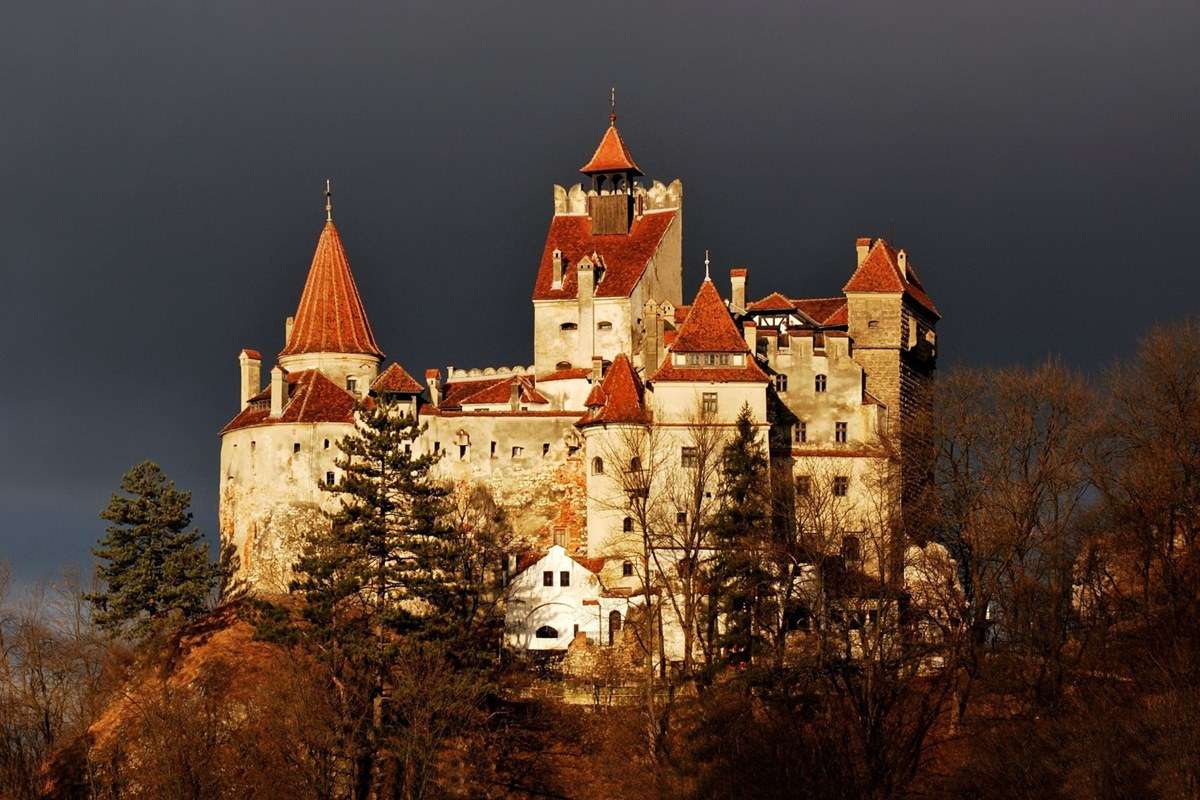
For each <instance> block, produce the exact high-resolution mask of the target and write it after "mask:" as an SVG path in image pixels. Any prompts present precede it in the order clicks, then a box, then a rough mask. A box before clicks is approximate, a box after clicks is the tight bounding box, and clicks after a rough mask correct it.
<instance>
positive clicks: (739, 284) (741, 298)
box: [729, 267, 748, 314]
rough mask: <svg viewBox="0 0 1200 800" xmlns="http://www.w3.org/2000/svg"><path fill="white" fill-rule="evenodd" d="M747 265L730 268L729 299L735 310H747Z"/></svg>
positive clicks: (742, 311)
mask: <svg viewBox="0 0 1200 800" xmlns="http://www.w3.org/2000/svg"><path fill="white" fill-rule="evenodd" d="M747 272H748V270H747V269H746V268H745V267H734V268H733V269H731V270H729V299H730V303H731V304H732V305H733V310H734V312H736V313H738V314H742V313H745V311H746V273H747Z"/></svg>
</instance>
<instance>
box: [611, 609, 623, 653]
mask: <svg viewBox="0 0 1200 800" xmlns="http://www.w3.org/2000/svg"><path fill="white" fill-rule="evenodd" d="M620 634H621V612H620V611H617V610H616V609H613V610H612V611H610V612H608V643H609V644H613V643H615V642H616V641H617V637H618V636H619V635H620Z"/></svg>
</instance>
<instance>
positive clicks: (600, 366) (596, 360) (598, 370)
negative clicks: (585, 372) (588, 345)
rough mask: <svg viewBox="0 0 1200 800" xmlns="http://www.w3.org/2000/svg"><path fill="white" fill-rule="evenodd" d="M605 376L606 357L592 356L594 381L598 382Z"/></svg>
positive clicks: (594, 382)
mask: <svg viewBox="0 0 1200 800" xmlns="http://www.w3.org/2000/svg"><path fill="white" fill-rule="evenodd" d="M603 378H604V359H603V358H602V357H601V356H592V383H593V384H598V383H600V381H601V380H602V379H603Z"/></svg>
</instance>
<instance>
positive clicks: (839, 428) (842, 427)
mask: <svg viewBox="0 0 1200 800" xmlns="http://www.w3.org/2000/svg"><path fill="white" fill-rule="evenodd" d="M833 440H834V441H835V442H841V443H843V444H844V443H845V442H846V423H844V422H835V423H833Z"/></svg>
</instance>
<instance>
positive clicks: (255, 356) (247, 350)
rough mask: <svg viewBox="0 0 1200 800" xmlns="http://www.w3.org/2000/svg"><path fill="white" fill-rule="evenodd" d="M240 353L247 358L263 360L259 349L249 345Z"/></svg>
mask: <svg viewBox="0 0 1200 800" xmlns="http://www.w3.org/2000/svg"><path fill="white" fill-rule="evenodd" d="M238 355H239V356H246V357H247V358H252V359H254V360H255V361H262V354H261V353H259V352H258V351H257V350H251V349H250V348H249V347H243V348H242V351H241V352H240V353H238Z"/></svg>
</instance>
